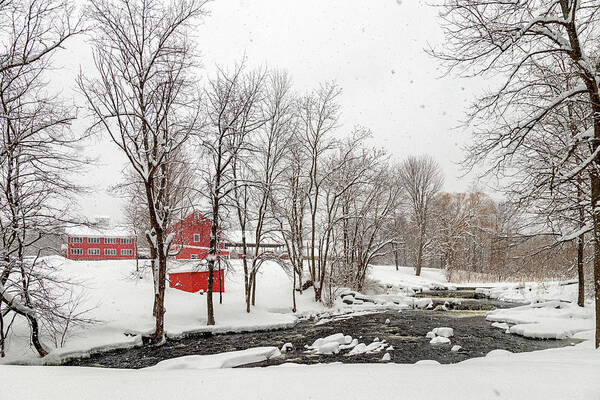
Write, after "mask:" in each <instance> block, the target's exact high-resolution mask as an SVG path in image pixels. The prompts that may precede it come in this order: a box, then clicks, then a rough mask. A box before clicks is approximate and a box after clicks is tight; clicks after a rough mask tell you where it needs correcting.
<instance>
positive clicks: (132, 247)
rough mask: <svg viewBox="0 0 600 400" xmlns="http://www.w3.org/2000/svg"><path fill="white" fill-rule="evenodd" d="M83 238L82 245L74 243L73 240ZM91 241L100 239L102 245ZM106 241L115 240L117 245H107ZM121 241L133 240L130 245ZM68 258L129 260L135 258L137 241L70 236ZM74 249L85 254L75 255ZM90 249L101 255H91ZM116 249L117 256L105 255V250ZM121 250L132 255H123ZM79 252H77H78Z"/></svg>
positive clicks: (68, 239)
mask: <svg viewBox="0 0 600 400" xmlns="http://www.w3.org/2000/svg"><path fill="white" fill-rule="evenodd" d="M74 237H76V238H81V239H82V241H81V243H74V242H73V238H74ZM89 239H92V240H93V239H99V241H100V243H89ZM105 239H115V242H116V243H113V244H111V243H106V240H105ZM121 239H131V243H130V244H124V243H121ZM67 241H68V246H67V258H70V259H72V260H129V259H133V258H135V239H134V238H120V237H119V238H112V237H108V238H104V237H100V238H96V237H92V238H88V237H85V236H69V237H68V238H67ZM72 249H81V252H82V253H83V254H73V251H72ZM90 249H98V250H99V251H100V254H90ZM106 249H109V250H110V249H114V250H115V254H114V255H111V254H105V252H104V250H106ZM121 250H130V251H131V254H129V255H126V254H122V253H121ZM76 251H77V250H76Z"/></svg>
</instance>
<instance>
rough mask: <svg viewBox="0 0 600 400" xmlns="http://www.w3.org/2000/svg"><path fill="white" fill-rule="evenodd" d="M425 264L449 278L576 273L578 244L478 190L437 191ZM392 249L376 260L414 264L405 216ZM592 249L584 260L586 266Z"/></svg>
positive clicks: (547, 277) (544, 277) (414, 248)
mask: <svg viewBox="0 0 600 400" xmlns="http://www.w3.org/2000/svg"><path fill="white" fill-rule="evenodd" d="M429 212H430V221H431V223H430V224H429V225H428V227H427V241H426V243H427V247H426V250H425V265H426V266H428V267H433V268H444V269H446V274H447V278H448V279H449V280H450V281H457V282H458V281H463V282H464V281H489V280H497V281H515V280H518V281H527V280H550V279H555V280H560V279H563V280H564V279H572V278H576V277H577V262H578V249H577V243H576V242H575V241H574V240H564V238H563V237H562V236H561V234H560V233H559V232H552V230H550V229H548V226H547V224H545V223H544V221H543V220H542V221H540V220H539V218H537V217H536V216H533V215H531V214H528V211H527V210H521V209H517V208H516V207H515V206H514V204H512V203H511V202H510V201H506V200H504V201H496V200H494V199H493V198H492V197H490V196H489V195H487V194H485V193H483V192H481V191H477V190H475V191H471V192H462V193H445V192H441V193H439V194H437V195H436V196H435V198H434V200H433V201H432V203H431V209H430V210H429ZM398 224H399V225H401V226H403V227H404V229H402V230H401V232H400V235H399V237H398V241H397V244H395V247H394V248H393V251H392V252H390V253H387V254H386V256H385V257H383V258H381V259H379V260H378V261H379V262H385V263H387V264H396V265H409V266H415V265H416V263H417V258H418V246H417V245H416V243H415V238H416V237H417V231H416V229H415V228H414V224H413V223H412V221H411V219H410V217H409V216H401V217H399V222H398ZM589 253H590V249H588V248H587V247H586V248H585V253H584V260H583V261H584V263H585V265H586V268H588V269H589V268H590V266H591V265H590V254H589Z"/></svg>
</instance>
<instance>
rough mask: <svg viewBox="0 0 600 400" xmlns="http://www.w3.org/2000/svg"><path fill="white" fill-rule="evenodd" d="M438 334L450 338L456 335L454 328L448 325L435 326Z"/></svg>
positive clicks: (434, 331) (435, 331)
mask: <svg viewBox="0 0 600 400" xmlns="http://www.w3.org/2000/svg"><path fill="white" fill-rule="evenodd" d="M432 332H433V333H434V334H435V335H436V336H443V337H445V338H449V337H452V336H454V329H452V328H448V327H441V328H434V329H433V331H432Z"/></svg>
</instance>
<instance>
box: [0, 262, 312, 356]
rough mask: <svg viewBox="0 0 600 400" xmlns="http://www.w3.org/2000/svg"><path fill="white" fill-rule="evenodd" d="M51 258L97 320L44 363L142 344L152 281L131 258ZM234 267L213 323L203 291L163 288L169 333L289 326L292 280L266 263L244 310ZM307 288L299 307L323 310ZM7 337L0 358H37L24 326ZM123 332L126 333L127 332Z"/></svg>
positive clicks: (148, 325)
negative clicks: (252, 301) (251, 305)
mask: <svg viewBox="0 0 600 400" xmlns="http://www.w3.org/2000/svg"><path fill="white" fill-rule="evenodd" d="M50 262H52V263H54V264H56V265H59V266H60V270H61V273H62V274H64V275H65V276H68V277H70V278H71V279H74V280H77V281H79V282H81V283H82V284H83V288H82V289H83V290H84V291H85V295H86V301H85V305H84V308H87V307H89V308H92V309H91V311H90V312H89V313H88V314H87V317H88V318H93V319H95V320H97V321H99V322H98V323H96V324H93V325H90V326H86V327H85V329H78V330H76V331H74V332H72V334H71V336H70V337H69V338H68V340H67V342H66V345H65V346H64V347H63V348H59V349H55V350H53V351H52V352H51V353H50V355H49V356H47V357H46V360H45V362H47V363H52V362H59V361H60V360H62V359H65V358H68V357H69V356H71V355H80V354H85V353H86V352H89V351H99V350H102V349H109V348H115V347H128V346H133V345H137V344H140V343H141V334H145V333H150V332H152V331H153V329H154V318H153V317H152V302H153V286H152V279H151V277H150V276H147V277H145V278H144V279H136V278H134V277H132V272H133V271H135V261H133V260H124V261H109V262H106V261H72V260H68V259H65V258H62V257H53V258H51V259H50ZM232 264H233V266H234V271H232V272H231V273H228V274H227V275H226V277H225V290H226V292H225V293H224V294H223V304H218V302H219V295H218V293H216V294H214V299H215V319H216V322H217V324H216V325H215V326H213V327H207V326H206V296H205V295H200V294H195V293H187V292H183V291H180V290H176V289H172V288H168V287H167V292H166V295H165V308H166V314H165V327H166V331H167V335H168V336H171V337H175V336H179V335H182V334H185V333H188V332H200V331H212V332H227V331H250V330H260V329H268V328H279V327H281V328H283V327H291V326H294V324H295V323H296V321H297V317H296V316H295V315H294V314H292V313H291V304H292V303H291V281H290V280H289V279H288V277H287V275H286V274H285V273H284V272H283V270H282V269H281V268H280V267H279V266H278V265H277V264H274V263H266V264H265V265H264V266H263V268H262V273H261V274H260V276H259V278H258V281H257V293H256V296H257V298H256V303H257V306H256V308H255V309H254V310H253V311H252V313H251V314H247V313H246V312H245V305H244V295H243V291H244V289H243V274H242V272H241V271H240V270H239V269H240V266H241V264H240V263H239V262H237V261H235V262H233V263H232ZM310 295H311V292H310V291H308V292H306V295H305V296H298V297H297V303H298V310H299V311H300V312H301V311H306V312H308V311H310V312H316V311H320V310H323V309H324V307H323V306H322V305H320V304H315V303H314V302H313V301H312V299H311V296H310ZM15 328H16V329H15V330H14V334H13V335H12V336H11V337H10V339H9V342H8V349H7V350H8V352H7V353H8V355H7V357H5V358H4V359H0V363H8V362H15V361H20V362H22V361H25V360H27V362H30V363H36V362H39V359H38V358H37V356H36V355H35V352H34V351H33V350H32V349H30V348H29V346H28V328H27V326H26V325H25V324H22V325H18V326H16V327H15ZM126 334H127V335H126Z"/></svg>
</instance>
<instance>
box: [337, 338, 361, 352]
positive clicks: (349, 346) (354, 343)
mask: <svg viewBox="0 0 600 400" xmlns="http://www.w3.org/2000/svg"><path fill="white" fill-rule="evenodd" d="M357 344H358V339H352V341H351V342H350V343H349V344H342V345H340V350H346V349H352V348H354V347H355V346H356V345H357Z"/></svg>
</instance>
